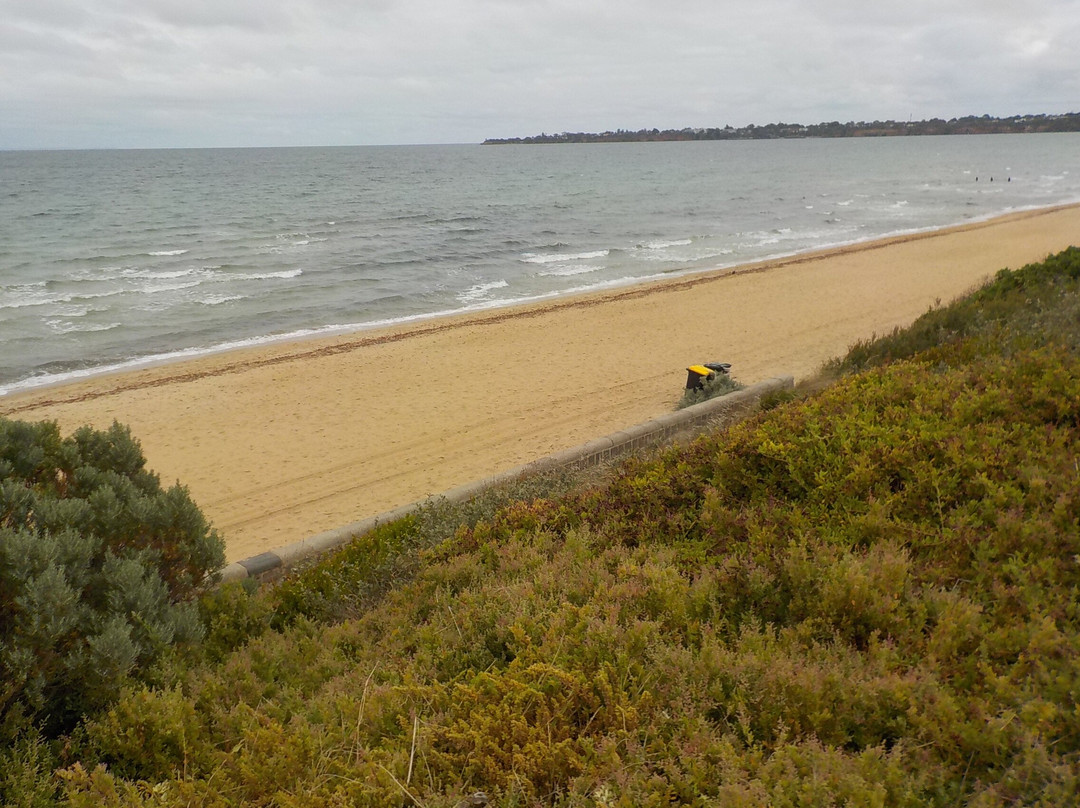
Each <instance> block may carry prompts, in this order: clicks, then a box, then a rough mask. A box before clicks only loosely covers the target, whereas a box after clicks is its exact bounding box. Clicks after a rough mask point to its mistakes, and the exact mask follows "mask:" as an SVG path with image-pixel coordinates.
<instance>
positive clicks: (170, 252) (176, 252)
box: [147, 250, 191, 258]
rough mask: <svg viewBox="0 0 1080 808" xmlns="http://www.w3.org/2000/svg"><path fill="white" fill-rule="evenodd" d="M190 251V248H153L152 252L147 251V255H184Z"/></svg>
mask: <svg viewBox="0 0 1080 808" xmlns="http://www.w3.org/2000/svg"><path fill="white" fill-rule="evenodd" d="M189 252H191V251H190V250H155V251H154V252H148V253H147V255H152V256H154V257H155V258H159V257H163V256H167V255H185V254H187V253H189Z"/></svg>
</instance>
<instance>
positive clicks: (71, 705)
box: [0, 419, 224, 735]
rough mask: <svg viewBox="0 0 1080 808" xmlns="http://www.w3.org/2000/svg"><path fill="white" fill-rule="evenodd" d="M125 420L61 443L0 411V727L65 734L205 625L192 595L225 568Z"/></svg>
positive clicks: (205, 529)
mask: <svg viewBox="0 0 1080 808" xmlns="http://www.w3.org/2000/svg"><path fill="white" fill-rule="evenodd" d="M144 465H145V460H144V458H143V456H142V451H141V449H140V448H139V445H138V443H137V442H136V441H135V440H133V439H132V437H131V434H130V432H129V431H128V429H127V428H126V427H123V426H121V425H119V424H114V425H113V426H112V428H110V429H109V430H107V431H103V432H98V431H95V430H92V429H90V428H88V427H86V428H82V429H79V430H77V431H76V432H75V433H74V435H72V436H71V437H69V438H62V437H61V436H60V433H59V430H58V428H57V426H56V424H55V423H49V422H43V423H36V424H34V423H25V422H19V421H10V420H6V419H0V480H2V481H0V681H2V682H3V684H2V685H0V735H3V734H7V733H11V732H13V731H14V728H15V727H17V726H18V724H19V723H20V722H21V721H23V720H37V721H41V722H43V724H44V725H45V726H46V727H47V728H49V730H50V731H55V730H58V729H62V728H64V727H67V726H69V725H70V724H71V723H72V722H73V721H76V720H78V718H79V717H81V716H82V715H83V714H84V713H86V712H87V711H89V710H92V709H95V708H96V707H98V706H101V705H103V704H105V703H106V702H107V701H108V700H109V699H110V698H112V697H113V696H114V695H115V694H116V692H117V690H118V688H119V686H120V685H121V684H122V683H123V682H124V680H125V678H126V677H127V676H128V674H129V673H131V672H136V671H140V670H145V669H146V668H147V667H148V666H149V664H150V663H151V662H152V661H153V660H154V659H156V658H157V657H158V656H159V655H160V654H161V652H162V651H163V650H164V649H165V648H167V647H169V646H170V645H172V644H173V643H180V642H187V641H191V640H195V639H197V638H198V637H200V636H201V627H200V624H199V620H198V615H197V612H196V610H195V607H194V605H193V604H191V603H190V602H187V599H188V598H190V597H191V596H192V595H194V594H195V593H196V592H198V591H199V590H200V589H201V588H202V587H203V586H204V585H205V584H206V583H207V581H208V580H209V579H210V576H211V575H212V573H213V572H214V571H215V570H216V569H217V568H219V567H220V566H221V565H222V564H223V563H224V551H223V547H222V543H221V540H220V539H219V538H218V536H217V534H216V533H215V532H214V531H212V530H211V529H210V527H209V525H208V524H207V522H206V519H205V518H204V517H203V515H202V514H201V513H200V511H199V510H198V508H197V507H196V506H195V504H194V503H193V502H192V501H191V499H190V497H189V496H188V493H187V491H186V490H185V489H184V488H182V487H181V486H179V485H176V486H173V487H172V488H169V489H162V488H161V485H160V483H159V481H158V478H157V476H156V475H154V474H151V473H150V472H148V471H146V469H145V468H144Z"/></svg>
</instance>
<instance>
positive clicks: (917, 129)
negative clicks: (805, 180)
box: [484, 112, 1080, 145]
mask: <svg viewBox="0 0 1080 808" xmlns="http://www.w3.org/2000/svg"><path fill="white" fill-rule="evenodd" d="M1032 132H1080V113H1076V112H1070V113H1066V114H1064V115H1014V116H1012V117H1010V118H994V117H991V116H990V115H982V116H975V115H968V116H966V117H963V118H950V119H949V120H947V121H946V120H944V119H943V118H931V119H930V120H927V121H907V122H900V121H858V122H854V121H849V122H847V123H840V122H839V121H830V122H828V123H818V124H811V125H809V126H804V125H803V124H798V123H770V124H766V125H765V126H755V125H754V124H750V125H749V126H744V127H740V128H735V127H732V126H725V127H723V128H717V127H708V128H689V127H687V128H685V129H639V130H638V131H636V132H631V131H628V130H625V129H617V130H615V131H613V132H611V131H608V132H562V133H561V134H552V135H549V134H546V133H544V134H540V135H534V136H533V137H521V138H517V137H515V138H489V139H487V140H485V141H484V144H485V145H496V144H508V143H526V144H531V143H642V142H651V141H673V140H776V139H780V138H811V137H816V138H823V137H897V136H904V135H1000V134H1018V133H1032Z"/></svg>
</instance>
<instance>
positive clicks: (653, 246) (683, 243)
mask: <svg viewBox="0 0 1080 808" xmlns="http://www.w3.org/2000/svg"><path fill="white" fill-rule="evenodd" d="M693 243H694V241H693V239H689V238H680V239H675V240H673V241H647V242H645V243H644V244H642V245H640V246H641V248H643V249H646V250H667V249H669V248H671V247H688V246H690V245H691V244H693Z"/></svg>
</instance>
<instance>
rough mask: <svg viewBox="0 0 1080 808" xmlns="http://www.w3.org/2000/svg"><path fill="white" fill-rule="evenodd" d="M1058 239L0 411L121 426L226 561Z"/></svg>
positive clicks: (662, 295) (852, 260) (1068, 225)
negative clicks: (199, 519) (221, 544)
mask: <svg viewBox="0 0 1080 808" xmlns="http://www.w3.org/2000/svg"><path fill="white" fill-rule="evenodd" d="M1070 244H1080V206H1072V207H1066V208H1057V209H1051V210H1045V211H1035V212H1027V213H1021V214H1015V215H1012V216H1008V217H1004V218H1000V219H995V220H993V221H990V222H984V223H978V224H972V225H967V226H964V227H959V228H953V229H950V230H946V231H937V232H934V233H931V234H920V235H914V236H904V237H898V238H894V239H888V240H884V241H879V242H873V243H870V244H860V245H856V246H853V247H848V248H842V249H837V250H831V251H827V252H822V253H815V254H811V255H804V256H799V257H796V258H791V259H785V260H778V261H773V262H769V263H765V264H756V265H749V266H745V267H739V268H737V269H734V270H732V269H728V270H723V271H717V272H713V273H707V274H697V275H693V276H686V277H682V278H676V279H672V280H668V281H663V282H659V283H651V284H647V285H640V286H634V287H627V288H623V289H618V290H614V291H610V292H605V293H602V294H594V295H586V296H581V297H576V298H564V299H558V300H553V301H549V302H545V303H542V304H537V305H532V306H527V307H521V308H515V309H500V310H492V311H488V312H485V313H480V314H474V315H469V316H461V317H454V318H447V319H438V320H430V321H426V322H422V323H413V324H410V325H407V326H402V327H399V328H395V329H386V330H380V331H362V332H357V333H354V334H350V335H347V336H341V337H336V338H330V339H323V340H318V341H315V340H311V341H304V342H294V343H289V344H281V345H273V346H268V347H263V348H259V349H252V350H245V351H236V352H232V353H225V354H219V355H214V356H209V357H206V358H202V359H198V360H192V361H187V362H183V363H177V364H170V365H165V366H160V367H154V368H149V369H144V370H139V371H132V372H128V373H123V374H116V375H111V376H101V377H96V378H93V379H90V380H87V381H84V382H79V383H74V384H69V385H64V386H60V387H52V388H45V389H39V390H35V391H30V392H27V393H22V394H17V395H11V396H7V397H4V398H0V415H4V416H7V417H11V418H20V419H25V420H41V419H49V420H56V421H58V422H59V423H60V426H61V428H62V430H63V431H64V432H65V434H67V433H69V432H70V431H71V430H73V429H75V428H76V427H78V426H80V425H83V424H92V425H94V426H96V427H107V426H109V425H110V424H111V423H112V422H113V420H118V421H120V422H122V423H125V424H128V425H129V426H130V427H131V429H132V432H133V433H134V435H135V437H136V438H138V439H139V441H140V442H141V443H142V446H143V450H144V452H145V454H146V457H147V461H148V465H149V467H150V468H151V469H153V470H154V471H156V472H157V473H158V474H160V476H161V478H162V481H163V483H165V484H171V483H173V482H175V481H180V482H181V483H183V484H184V485H186V486H187V487H188V488H189V489H190V491H191V494H192V496H193V498H194V499H195V501H196V502H197V503H198V504H199V505H200V507H201V508H202V509H203V511H204V512H205V513H206V514H207V516H208V517H209V518H210V520H211V521H212V522H213V524H214V526H215V527H216V528H217V529H218V530H219V532H220V533H221V534H222V536H223V537H224V538H225V541H226V546H227V556H228V559H229V560H230V561H233V560H237V559H242V558H247V557H250V556H252V555H256V554H258V553H260V552H263V551H265V550H270V549H273V548H276V547H280V546H283V545H285V544H289V543H291V542H293V541H296V540H298V539H301V538H304V537H305V536H308V535H311V534H315V533H319V532H321V531H324V530H328V529H331V528H335V527H339V526H341V525H344V524H347V523H349V522H352V521H355V520H358V519H362V518H364V517H367V516H371V515H374V514H377V513H381V512H383V511H386V510H389V509H391V508H394V507H397V506H399V505H403V504H406V503H409V502H413V501H415V500H419V499H422V498H424V497H425V496H427V495H429V494H437V493H439V492H441V491H444V490H446V489H449V488H451V487H453V486H456V485H460V484H463V483H467V482H470V481H473V480H476V479H481V478H483V477H486V476H489V475H491V474H494V473H497V472H499V471H503V470H506V469H509V468H513V467H515V466H518V465H521V464H523V463H527V462H529V461H531V460H534V459H536V458H538V457H542V456H544V455H546V454H550V453H551V452H554V451H558V450H560V449H564V448H567V447H570V446H575V445H577V444H580V443H583V442H585V441H587V440H590V439H592V438H595V437H598V436H601V435H605V434H608V433H610V432H613V431H616V430H618V429H621V428H624V427H627V426H630V425H633V424H636V423H640V422H642V421H645V420H648V419H649V418H651V417H654V416H656V415H659V414H661V413H664V412H669V411H670V410H671V409H672V408H673V407H674V405H675V403H676V402H677V401H678V399H679V397H680V395H681V393H682V387H683V384H684V383H685V379H686V371H685V368H686V366H687V365H689V364H694V363H698V362H711V361H723V362H730V363H731V364H732V373H733V375H734V376H735V377H736V378H737V379H738V380H740V381H742V382H744V383H753V382H756V381H759V380H761V379H764V378H768V377H770V376H776V375H781V374H793V375H794V376H795V377H796V378H797V379H798V378H801V377H805V376H807V375H809V374H812V373H813V372H814V371H816V370H817V369H818V368H819V367H820V366H821V364H822V363H823V362H825V361H826V360H828V359H830V358H832V357H834V356H837V355H839V354H841V353H843V352H844V351H845V350H846V349H847V347H848V346H849V345H850V344H851V343H853V342H854V341H856V340H858V339H861V338H865V337H868V336H870V335H871V334H873V333H875V332H877V333H882V332H885V331H888V330H891V329H892V328H893V327H895V326H901V325H906V324H908V323H910V322H911V321H912V320H914V319H915V318H916V317H917V316H918V315H920V314H922V313H923V312H925V311H926V310H927V309H928V308H929V307H930V306H932V305H933V304H934V303H935V301H942V302H946V301H949V300H951V299H953V298H955V297H957V296H958V295H961V294H963V293H964V292H966V291H968V290H970V289H971V288H972V287H973V286H975V285H976V284H978V283H979V282H981V281H982V280H983V279H985V278H987V277H989V276H991V275H992V274H993V273H994V272H996V271H997V270H998V269H1001V268H1002V267H1011V268H1016V267H1019V266H1021V265H1023V264H1025V263H1028V262H1031V261H1038V260H1041V259H1043V258H1045V257H1046V256H1047V255H1048V254H1050V253H1053V252H1057V251H1059V250H1061V249H1064V248H1065V247H1067V246H1069V245H1070Z"/></svg>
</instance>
